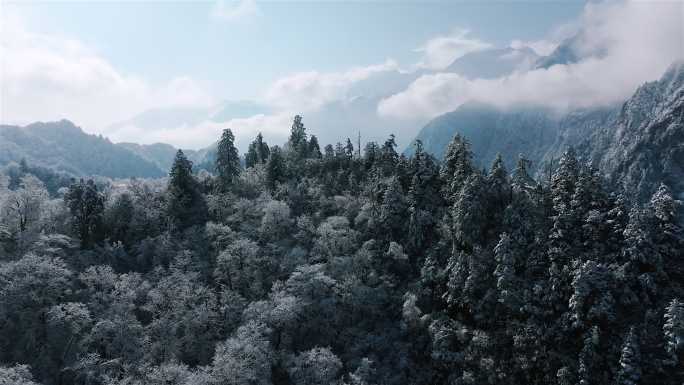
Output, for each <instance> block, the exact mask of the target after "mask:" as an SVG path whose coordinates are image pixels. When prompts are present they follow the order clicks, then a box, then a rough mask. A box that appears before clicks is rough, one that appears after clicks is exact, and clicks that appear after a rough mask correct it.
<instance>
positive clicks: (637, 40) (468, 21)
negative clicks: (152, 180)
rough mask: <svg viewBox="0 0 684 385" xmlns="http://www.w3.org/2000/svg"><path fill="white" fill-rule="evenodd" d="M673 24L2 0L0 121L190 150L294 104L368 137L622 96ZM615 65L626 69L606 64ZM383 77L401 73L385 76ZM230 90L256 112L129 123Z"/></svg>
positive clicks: (585, 11) (659, 7) (401, 7)
mask: <svg viewBox="0 0 684 385" xmlns="http://www.w3.org/2000/svg"><path fill="white" fill-rule="evenodd" d="M683 24H684V11H683V9H682V3H681V2H678V1H671V2H667V1H661V2H627V1H612V0H611V1H605V2H597V1H594V2H583V1H571V0H570V1H513V0H511V1H448V2H447V1H435V2H417V1H400V2H399V1H396V2H395V1H373V2H362V1H353V2H341V1H306V2H305V1H297V2H294V1H271V2H255V1H253V0H242V1H234V2H229V1H219V2H190V1H183V2H170V1H135V2H134V1H116V2H115V1H107V2H99V1H91V2H82V1H78V2H76V1H72V2H65V1H59V2H52V1H40V2H31V1H28V2H27V1H22V2H12V1H3V2H0V33H1V35H0V44H1V45H0V48H1V49H0V61H1V64H2V66H1V67H0V121H1V122H3V123H11V124H28V123H30V122H33V121H39V120H41V121H48V120H57V119H62V118H66V119H69V120H72V121H73V122H74V123H76V124H77V125H79V126H81V127H82V128H83V129H84V130H85V131H87V132H91V133H99V134H103V135H105V136H108V137H110V138H112V140H115V141H134V142H141V143H152V142H157V141H162V142H168V143H171V144H174V145H176V146H181V147H191V148H200V147H203V146H206V145H208V144H210V143H212V142H213V141H215V140H216V138H217V137H218V136H220V131H221V129H222V128H225V127H227V126H230V127H231V128H233V130H234V131H236V136H237V137H238V143H239V144H244V143H246V141H247V140H248V138H250V137H253V136H254V135H255V134H256V132H257V131H264V132H265V133H266V134H272V136H273V137H274V140H275V141H276V142H277V140H282V138H284V137H285V136H286V133H287V131H288V130H289V121H290V120H291V118H292V115H294V114H295V113H302V114H304V116H305V123H306V117H307V114H309V116H312V117H316V118H315V119H314V120H315V121H317V122H323V123H319V127H312V130H313V131H316V129H318V130H320V131H322V132H321V134H322V135H323V136H325V134H326V132H324V131H326V130H328V131H339V130H338V128H336V127H334V125H331V126H330V127H329V128H328V127H327V126H326V124H325V123H324V122H325V119H326V118H327V117H329V118H330V119H338V118H339V116H340V114H342V115H345V116H346V115H350V114H352V115H353V114H357V113H358V114H359V117H358V119H359V120H363V119H366V120H368V121H371V120H372V121H373V122H375V123H374V124H376V126H377V127H376V126H372V127H369V128H368V130H377V134H378V135H385V134H387V132H386V131H387V130H388V129H386V126H387V127H398V128H397V129H398V130H400V131H401V130H402V128H401V127H404V128H403V130H404V133H405V134H406V135H413V134H415V132H417V130H418V129H419V128H420V126H421V125H422V124H425V123H426V122H427V121H428V120H429V119H431V118H433V117H434V116H436V115H438V114H440V113H444V112H447V111H449V110H452V109H454V108H457V107H458V105H460V104H462V103H464V102H465V101H468V100H473V99H477V100H482V101H486V102H490V103H493V104H497V105H501V106H505V105H508V104H511V103H515V102H517V101H520V100H522V101H524V102H530V103H542V104H543V103H551V104H553V105H554V106H556V107H559V108H568V107H571V106H581V105H582V104H583V103H584V104H589V105H595V104H601V103H609V102H614V101H616V100H620V98H625V97H626V96H628V94H629V92H633V90H634V88H635V87H636V86H637V85H638V84H639V83H640V82H643V81H646V80H653V79H656V78H657V77H658V76H659V75H660V74H661V73H662V71H663V70H664V69H665V68H666V67H667V65H669V63H670V62H672V60H676V59H677V58H680V57H681V56H682V49H683V48H682V46H683V44H682V39H683V37H682V25H683ZM578 31H583V32H584V35H585V38H584V39H583V41H582V44H581V45H582V47H583V50H584V51H586V52H587V56H586V60H583V61H582V62H580V63H573V64H572V65H566V66H555V67H558V68H555V67H554V68H552V69H547V70H543V71H540V70H531V69H530V68H525V69H524V70H522V69H521V70H520V71H515V72H514V73H511V74H507V75H506V76H501V77H498V78H494V79H491V78H490V79H485V78H482V79H479V78H465V77H464V76H462V74H458V73H453V72H449V71H448V70H447V66H448V65H449V64H451V62H453V61H454V60H455V59H458V58H459V57H462V56H464V55H466V54H468V53H472V52H478V51H484V50H489V49H494V48H505V47H513V48H516V49H522V48H529V49H531V50H533V51H534V52H535V53H536V54H537V55H539V56H544V55H548V54H550V53H551V52H552V51H553V49H554V48H555V47H556V46H557V45H558V44H559V43H561V42H562V41H563V40H564V39H566V38H568V37H571V36H573V35H575V34H577V33H578ZM641 48H643V50H641ZM594 51H596V52H598V51H600V52H601V53H602V54H601V55H598V54H593V52H594ZM639 52H641V53H642V55H644V56H646V57H639V56H640V55H638V54H637V53H639ZM635 56H636V58H635ZM628 58H629V63H625V60H626V59H628ZM615 66H620V67H624V68H621V69H619V70H616V71H610V72H608V73H606V69H607V68H614V67H615ZM390 74H391V75H393V76H395V77H396V78H401V80H395V83H393V85H392V87H390V86H389V85H387V81H386V80H383V79H385V78H387V77H388V75H390ZM412 74H413V75H415V76H413V75H412ZM362 84H368V86H366V87H365V89H366V91H363V92H362V91H359V87H361V85H362ZM371 85H372V86H371ZM368 89H370V91H368ZM381 89H382V90H385V91H384V92H385V93H384V94H381V95H372V97H371V96H370V93H372V91H373V90H381ZM377 92H380V91H377ZM366 93H368V95H366ZM359 96H363V97H368V98H370V99H369V100H370V101H369V102H368V103H371V105H370V107H368V106H366V107H364V108H365V109H364V111H365V112H363V113H361V112H358V111H357V110H349V108H351V107H345V108H346V109H345V110H344V111H342V112H339V111H338V114H337V115H335V114H332V113H329V115H325V114H324V113H323V112H322V111H337V110H334V108H332V107H331V106H336V105H339V103H347V102H349V101H350V100H352V98H356V97H359ZM226 101H249V102H250V103H254V104H257V105H259V106H261V107H263V111H258V112H257V113H254V114H253V115H251V116H239V117H235V118H230V119H228V120H227V121H222V122H216V121H215V120H212V119H210V118H206V119H202V118H200V119H194V120H193V121H191V122H189V121H187V119H185V120H184V121H182V122H178V123H177V124H171V123H168V127H166V126H163V125H162V127H159V124H157V125H155V127H152V126H150V125H145V124H140V123H139V122H138V123H132V122H131V121H130V119H131V118H134V117H135V116H136V115H138V114H140V113H143V112H145V111H149V110H163V111H186V110H192V111H194V113H195V115H197V114H198V113H199V114H200V115H201V113H202V111H209V112H207V114H210V111H215V110H216V108H217V106H220V105H222V103H225V102H226ZM335 103H337V104H335ZM197 111H200V112H197ZM368 111H370V112H368ZM363 114H366V115H363ZM369 114H370V115H372V116H370V115H369ZM367 115H368V116H367ZM207 116H208V115H207ZM163 121H164V122H167V121H168V120H163ZM122 122H123V123H122ZM406 127H408V128H406ZM327 134H328V137H332V132H327ZM371 136H372V135H371ZM267 138H268V135H267ZM406 140H410V138H407V139H406Z"/></svg>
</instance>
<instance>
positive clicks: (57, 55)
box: [0, 13, 214, 140]
mask: <svg viewBox="0 0 684 385" xmlns="http://www.w3.org/2000/svg"><path fill="white" fill-rule="evenodd" d="M0 52H2V55H0V63H1V67H0V68H1V71H0V91H1V92H0V94H1V97H0V121H2V122H4V123H16V124H26V123H30V122H34V121H38V120H42V121H49V120H58V119H62V118H66V119H70V120H72V121H74V122H75V123H76V124H79V125H81V126H83V128H84V129H85V130H87V131H89V132H99V133H105V132H103V129H104V128H106V127H107V126H108V125H109V124H110V123H111V122H113V121H120V120H123V119H126V118H129V117H130V116H132V115H134V114H136V113H138V112H141V111H143V110H146V109H150V108H154V107H162V106H185V107H187V106H209V105H211V104H213V103H214V98H213V96H212V95H211V94H210V93H209V92H207V91H206V90H205V89H204V88H203V87H202V86H201V85H200V84H199V83H198V82H197V81H195V80H193V79H192V78H190V77H186V76H179V77H177V78H174V79H171V80H169V81H168V82H166V83H164V84H160V85H153V84H150V83H149V82H147V81H146V80H144V79H143V78H141V77H139V76H136V75H132V74H126V73H123V72H121V71H119V70H118V69H117V68H115V67H114V66H113V65H112V64H111V63H110V62H108V61H107V60H106V59H105V58H103V57H102V56H100V55H98V54H97V53H96V52H94V51H93V50H91V49H90V48H89V47H88V46H86V45H84V44H83V43H82V42H80V41H78V40H75V39H70V38H67V37H63V36H56V35H46V34H40V33H34V32H30V31H29V30H28V29H27V28H26V24H25V23H24V21H23V20H22V19H21V18H20V17H19V16H18V15H14V14H13V15H10V14H8V13H5V14H3V16H2V33H1V34H0ZM135 138H136V137H135V136H130V137H128V138H127V139H128V140H135Z"/></svg>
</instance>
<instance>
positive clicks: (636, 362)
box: [618, 327, 641, 385]
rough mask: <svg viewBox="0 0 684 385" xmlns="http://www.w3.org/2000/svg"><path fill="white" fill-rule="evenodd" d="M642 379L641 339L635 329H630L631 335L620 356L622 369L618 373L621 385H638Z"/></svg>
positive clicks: (629, 334) (628, 336)
mask: <svg viewBox="0 0 684 385" xmlns="http://www.w3.org/2000/svg"><path fill="white" fill-rule="evenodd" d="M640 379H641V353H640V350H639V338H638V336H637V334H636V332H635V330H634V327H632V328H630V329H629V333H628V334H627V337H626V338H625V342H624V344H623V345H622V354H621V355H620V368H619V372H618V384H619V385H637V384H638V383H639V380H640Z"/></svg>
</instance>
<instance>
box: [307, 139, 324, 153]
mask: <svg viewBox="0 0 684 385" xmlns="http://www.w3.org/2000/svg"><path fill="white" fill-rule="evenodd" d="M309 156H310V157H311V158H314V159H321V158H323V154H321V147H320V145H319V144H318V138H317V137H316V135H311V138H310V139H309Z"/></svg>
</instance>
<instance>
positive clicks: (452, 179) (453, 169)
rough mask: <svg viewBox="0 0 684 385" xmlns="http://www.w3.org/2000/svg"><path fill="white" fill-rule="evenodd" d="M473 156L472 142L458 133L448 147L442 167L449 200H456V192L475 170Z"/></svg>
mask: <svg viewBox="0 0 684 385" xmlns="http://www.w3.org/2000/svg"><path fill="white" fill-rule="evenodd" d="M472 158H473V154H472V152H471V150H470V143H469V142H468V141H467V140H466V139H465V138H463V137H461V135H459V134H456V135H455V136H454V138H453V139H452V140H451V142H450V143H449V146H448V147H447V150H446V153H445V154H444V160H443V161H442V167H441V169H440V176H441V178H442V180H444V183H445V188H446V197H447V200H448V201H450V202H453V201H454V200H455V196H456V194H458V191H459V190H460V189H461V187H463V184H464V183H465V181H466V179H467V178H468V177H469V176H470V175H471V174H472V173H473V172H474V170H475V168H474V167H473V164H472Z"/></svg>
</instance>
